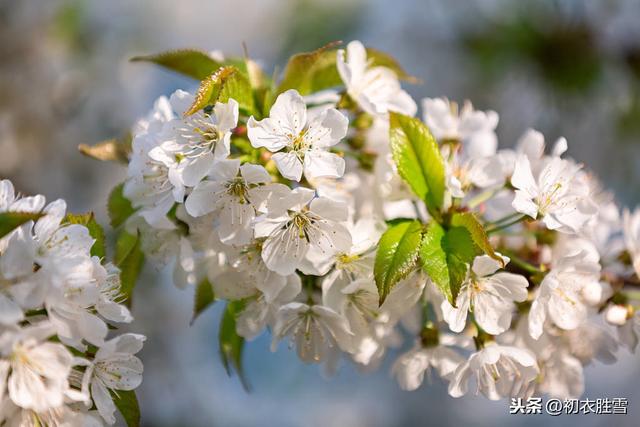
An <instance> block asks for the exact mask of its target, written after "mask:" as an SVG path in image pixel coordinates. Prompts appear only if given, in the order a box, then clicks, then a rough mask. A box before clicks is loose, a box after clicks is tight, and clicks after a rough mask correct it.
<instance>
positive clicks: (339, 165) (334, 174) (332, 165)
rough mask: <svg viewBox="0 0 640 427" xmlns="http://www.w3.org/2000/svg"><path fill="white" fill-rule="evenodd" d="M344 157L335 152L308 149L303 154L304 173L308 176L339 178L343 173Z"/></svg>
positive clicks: (312, 177)
mask: <svg viewBox="0 0 640 427" xmlns="http://www.w3.org/2000/svg"><path fill="white" fill-rule="evenodd" d="M344 166H345V163H344V159H343V158H342V157H340V156H338V155H337V154H335V153H329V152H328V151H322V150H309V151H307V153H306V154H305V156H304V174H305V176H307V177H308V178H311V179H314V178H321V177H330V178H340V177H341V176H342V175H344Z"/></svg>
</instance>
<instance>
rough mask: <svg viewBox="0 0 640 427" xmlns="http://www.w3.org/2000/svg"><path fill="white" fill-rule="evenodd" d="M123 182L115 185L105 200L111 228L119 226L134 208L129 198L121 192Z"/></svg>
mask: <svg viewBox="0 0 640 427" xmlns="http://www.w3.org/2000/svg"><path fill="white" fill-rule="evenodd" d="M123 189H124V183H121V184H118V185H116V186H115V187H114V188H113V190H111V193H110V194H109V201H108V202H107V211H108V212H109V220H110V224H111V226H112V227H113V228H116V227H119V226H120V225H122V224H124V222H125V221H126V220H127V218H129V217H130V216H131V215H132V214H133V213H134V212H135V211H136V210H135V209H134V208H133V206H131V202H130V201H129V199H127V198H126V197H124V194H123Z"/></svg>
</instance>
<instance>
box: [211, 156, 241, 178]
mask: <svg viewBox="0 0 640 427" xmlns="http://www.w3.org/2000/svg"><path fill="white" fill-rule="evenodd" d="M239 170H240V159H225V160H220V161H218V162H216V164H215V166H214V167H213V169H212V171H211V175H212V176H213V177H214V178H215V179H216V180H217V181H231V180H232V179H234V178H235V177H237V176H238V171H239Z"/></svg>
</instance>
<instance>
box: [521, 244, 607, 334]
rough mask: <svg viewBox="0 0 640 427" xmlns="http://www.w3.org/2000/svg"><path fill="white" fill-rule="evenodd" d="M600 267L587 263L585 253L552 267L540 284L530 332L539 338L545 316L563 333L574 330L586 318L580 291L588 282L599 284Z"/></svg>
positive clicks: (560, 261)
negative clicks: (564, 330)
mask: <svg viewBox="0 0 640 427" xmlns="http://www.w3.org/2000/svg"><path fill="white" fill-rule="evenodd" d="M599 276H600V264H598V262H597V261H594V260H593V259H589V254H588V252H587V251H584V250H581V251H579V252H578V253H574V254H571V255H566V256H564V257H562V258H560V259H559V260H557V262H556V264H555V265H554V266H553V267H552V269H551V271H550V272H549V273H547V275H546V276H545V278H544V279H543V280H542V283H541V284H540V288H539V290H538V292H537V296H536V297H535V299H534V301H533V304H532V305H531V310H530V311H529V332H530V333H531V336H532V337H534V338H538V337H539V336H540V335H541V334H542V331H543V326H544V323H545V320H546V319H547V316H548V317H549V319H550V320H551V321H552V322H553V323H554V324H555V325H556V326H558V327H560V328H562V329H567V330H570V329H575V328H577V327H578V326H579V325H580V324H581V323H582V322H583V321H584V320H585V319H586V316H587V305H586V303H585V301H584V296H583V291H584V289H585V288H586V287H587V286H588V284H589V283H590V282H596V283H598V279H599Z"/></svg>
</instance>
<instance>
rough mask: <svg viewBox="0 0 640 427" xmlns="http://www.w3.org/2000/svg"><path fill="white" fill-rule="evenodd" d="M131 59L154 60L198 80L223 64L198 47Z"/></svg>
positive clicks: (139, 60)
mask: <svg viewBox="0 0 640 427" xmlns="http://www.w3.org/2000/svg"><path fill="white" fill-rule="evenodd" d="M131 61H132V62H152V63H154V64H157V65H161V66H163V67H165V68H167V69H169V70H171V71H175V72H177V73H180V74H184V75H185V76H188V77H193V78H194V79H198V80H202V79H204V78H206V77H207V76H208V75H210V74H211V73H213V72H214V71H216V70H217V69H218V68H220V67H221V66H222V65H223V64H221V63H220V62H218V61H216V60H215V59H213V58H212V57H211V56H210V55H209V54H208V53H206V52H202V51H199V50H196V49H181V50H173V51H169V52H163V53H158V54H155V55H146V56H136V57H134V58H131Z"/></svg>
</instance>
